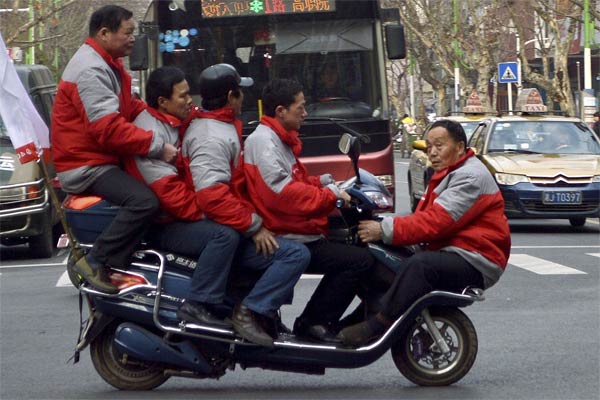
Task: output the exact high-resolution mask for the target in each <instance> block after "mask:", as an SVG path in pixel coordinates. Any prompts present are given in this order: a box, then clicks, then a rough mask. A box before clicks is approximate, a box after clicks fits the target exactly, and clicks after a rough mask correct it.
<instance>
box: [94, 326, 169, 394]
mask: <svg viewBox="0 0 600 400" xmlns="http://www.w3.org/2000/svg"><path fill="white" fill-rule="evenodd" d="M117 326H118V324H111V325H110V326H108V327H107V328H106V329H105V330H104V331H103V332H102V333H100V334H99V335H98V336H97V337H96V339H95V340H94V341H93V342H92V343H91V344H90V356H91V358H92V363H93V364H94V368H96V371H97V372H98V374H99V375H100V376H101V377H102V379H104V380H105V381H106V382H108V383H109V384H110V385H112V386H114V387H115V388H117V389H121V390H151V389H154V388H155V387H158V386H160V385H162V384H163V383H164V382H165V381H166V380H167V379H169V377H168V376H165V374H164V369H163V368H162V367H160V366H158V365H156V364H153V363H148V362H145V361H140V360H136V359H134V358H132V357H129V356H127V355H121V354H119V353H118V352H117V351H116V349H115V348H114V346H113V338H114V335H115V330H116V328H117Z"/></svg>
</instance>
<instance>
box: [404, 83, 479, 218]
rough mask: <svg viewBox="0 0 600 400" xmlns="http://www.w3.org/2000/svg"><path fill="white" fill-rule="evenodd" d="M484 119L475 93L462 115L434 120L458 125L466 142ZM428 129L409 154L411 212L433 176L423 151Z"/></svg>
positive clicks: (472, 94)
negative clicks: (465, 136) (442, 120)
mask: <svg viewBox="0 0 600 400" xmlns="http://www.w3.org/2000/svg"><path fill="white" fill-rule="evenodd" d="M486 117H487V115H486V114H485V110H484V108H483V106H482V105H481V101H480V99H479V96H478V95H477V93H476V92H473V93H471V95H470V96H469V98H468V99H467V105H466V106H465V107H463V112H462V114H460V115H450V116H447V117H440V118H437V119H436V120H439V119H451V120H453V121H456V122H458V123H460V124H461V125H462V127H463V129H464V130H465V133H466V134H467V140H469V138H470V137H471V135H472V134H473V131H475V128H477V126H478V125H479V122H480V121H481V120H483V119H484V118H486ZM434 122H435V121H434ZM430 127H431V124H429V125H428V126H427V128H425V131H424V132H423V136H422V137H421V139H419V140H415V141H414V142H413V145H412V147H413V151H412V152H411V153H410V161H409V163H408V173H407V174H408V175H407V182H408V194H409V201H410V209H411V210H412V211H413V212H414V211H415V210H416V208H417V204H418V203H419V200H420V199H421V197H422V196H423V194H424V193H425V189H426V188H427V184H428V183H429V179H430V178H431V176H432V175H433V169H432V168H431V163H430V162H429V157H427V152H426V150H425V148H426V144H425V140H426V139H427V133H428V132H429V129H430Z"/></svg>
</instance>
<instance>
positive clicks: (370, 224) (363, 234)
mask: <svg viewBox="0 0 600 400" xmlns="http://www.w3.org/2000/svg"><path fill="white" fill-rule="evenodd" d="M358 237H360V240H362V241H363V242H364V243H371V242H378V241H380V240H381V239H382V238H383V230H382V229H381V223H380V222H379V221H373V220H364V221H360V222H359V224H358Z"/></svg>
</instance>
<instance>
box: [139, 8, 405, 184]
mask: <svg viewBox="0 0 600 400" xmlns="http://www.w3.org/2000/svg"><path fill="white" fill-rule="evenodd" d="M394 11H395V12H394ZM388 20H389V21H388ZM139 28H140V38H141V39H142V40H138V41H137V42H136V49H134V53H133V54H132V55H131V56H130V68H131V69H132V70H142V71H145V72H144V73H142V74H141V76H140V82H141V83H142V82H143V81H145V74H146V72H147V71H148V69H149V70H152V69H153V68H157V67H159V66H166V65H170V66H176V67H179V68H181V69H182V70H183V71H184V72H185V74H186V79H187V81H188V83H189V84H190V89H191V94H192V97H193V99H194V103H195V104H198V105H200V104H201V98H200V95H199V89H198V76H199V75H200V72H201V71H202V70H203V69H204V68H206V67H208V66H210V65H212V64H216V63H228V64H231V65H233V66H234V67H235V68H236V69H237V70H238V72H239V73H240V75H242V76H249V77H251V78H253V79H254V85H253V86H252V87H250V88H244V105H243V113H242V116H241V119H242V121H243V126H244V128H243V135H244V136H247V135H249V134H250V133H251V132H252V131H253V130H254V128H255V127H256V124H257V123H258V121H259V120H260V116H261V112H262V110H261V105H262V103H261V92H262V88H263V87H264V86H265V84H266V83H267V82H268V81H269V80H270V79H273V78H293V79H296V80H297V81H299V82H300V83H301V84H302V85H303V87H304V95H305V97H306V99H307V112H308V118H307V119H306V121H305V122H304V124H303V126H302V128H301V130H300V132H299V135H300V138H301V140H302V142H303V148H302V153H301V161H302V162H303V163H304V164H305V165H306V167H307V170H308V172H309V173H310V174H311V175H320V174H324V173H331V174H332V175H333V176H334V178H335V179H336V180H338V181H341V180H345V179H347V178H349V177H351V176H352V175H353V168H352V165H351V163H350V162H349V160H348V158H347V156H345V155H342V154H340V153H339V151H338V148H337V142H338V139H339V137H340V135H341V134H342V133H345V132H349V133H351V134H355V135H357V136H359V137H361V141H362V154H361V158H360V166H361V167H362V168H365V169H367V170H369V171H370V172H372V173H373V174H375V175H376V176H377V177H378V178H379V179H380V180H381V181H382V182H383V183H384V184H385V185H386V186H387V187H388V188H389V189H391V193H392V195H393V194H394V191H393V188H394V163H393V147H392V134H391V124H390V114H391V113H390V107H389V103H388V97H387V82H386V68H385V61H386V57H387V58H388V59H399V58H404V57H405V53H406V50H405V43H404V31H403V28H402V25H400V22H399V16H398V13H397V10H385V9H382V8H381V7H380V6H379V3H378V2H377V0H202V1H198V0H196V1H182V0H178V1H163V0H160V1H158V0H155V1H153V2H152V3H151V4H150V5H149V8H148V11H147V12H146V16H145V17H144V20H143V21H141V22H140V24H139ZM384 43H385V46H384ZM140 49H141V50H140ZM386 50H387V52H386ZM141 89H142V91H143V86H142V87H141Z"/></svg>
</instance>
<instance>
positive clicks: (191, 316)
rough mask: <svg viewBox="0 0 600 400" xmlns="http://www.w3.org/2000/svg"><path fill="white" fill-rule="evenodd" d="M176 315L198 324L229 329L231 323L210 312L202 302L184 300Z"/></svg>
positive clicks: (231, 326)
mask: <svg viewBox="0 0 600 400" xmlns="http://www.w3.org/2000/svg"><path fill="white" fill-rule="evenodd" d="M177 317H178V318H181V319H182V320H184V321H187V322H192V323H195V324H199V325H210V326H211V327H214V328H219V329H231V328H233V325H232V324H231V323H230V322H228V321H225V320H222V319H219V318H218V317H217V316H215V315H213V314H211V312H210V311H208V309H207V308H206V306H204V304H202V303H198V302H197V301H190V300H186V301H185V302H184V303H183V304H182V305H181V306H180V307H179V309H178V310H177Z"/></svg>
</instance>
